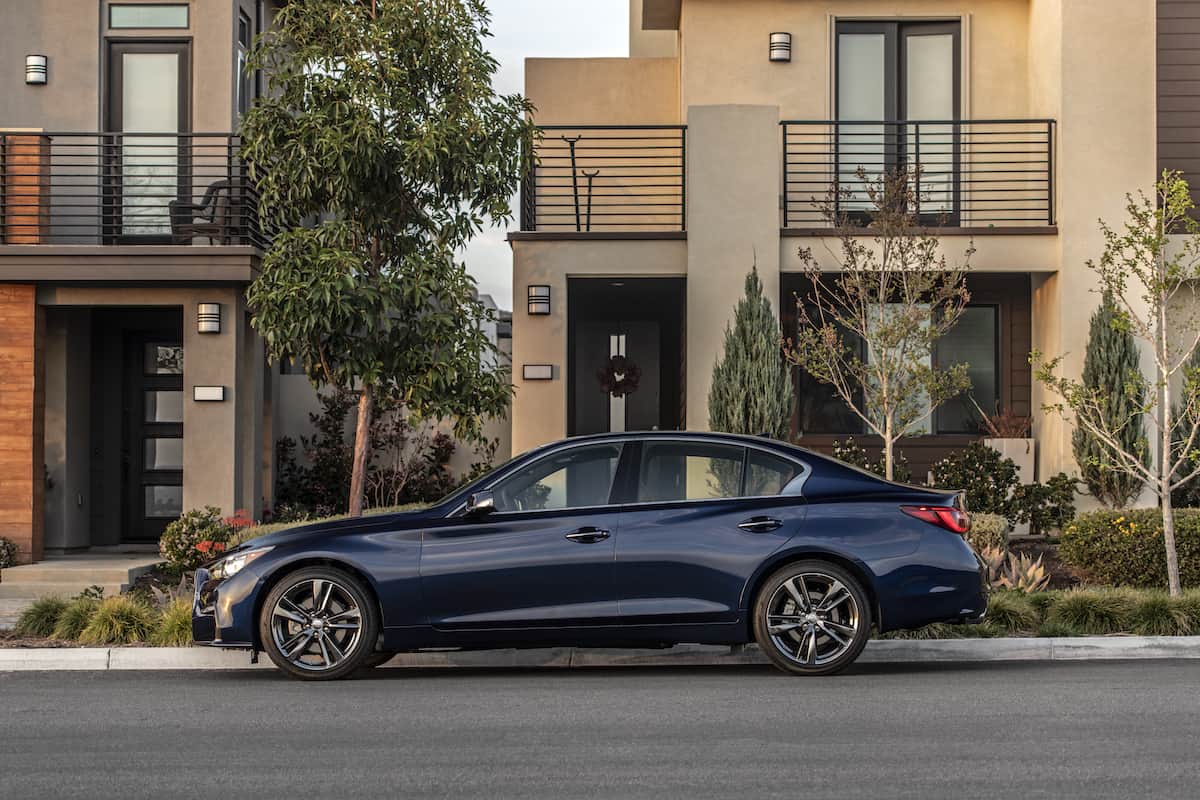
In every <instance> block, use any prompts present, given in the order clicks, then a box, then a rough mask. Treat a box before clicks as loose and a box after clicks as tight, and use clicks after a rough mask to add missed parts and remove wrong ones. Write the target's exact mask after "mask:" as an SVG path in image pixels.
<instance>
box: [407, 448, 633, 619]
mask: <svg viewBox="0 0 1200 800" xmlns="http://www.w3.org/2000/svg"><path fill="white" fill-rule="evenodd" d="M621 453H622V445H621V444H620V443H596V444H588V445H580V446H575V447H567V448H564V449H562V450H556V451H553V452H551V453H549V454H547V455H545V456H543V457H542V458H539V459H537V460H536V461H534V462H532V463H531V464H529V465H527V466H525V467H522V468H519V469H517V470H515V471H514V472H512V473H510V474H507V475H505V476H504V477H502V478H500V479H499V481H498V482H497V483H496V484H494V485H492V486H490V487H488V489H489V491H491V492H492V493H493V495H494V501H495V510H494V511H493V512H492V513H490V514H487V515H486V516H483V517H470V516H460V517H455V518H451V519H447V520H443V521H441V522H439V523H436V524H434V525H432V526H430V527H429V528H428V529H427V530H426V532H425V534H424V539H423V542H422V546H421V561H420V572H421V593H422V597H423V600H424V604H425V610H426V613H427V615H428V618H429V621H430V624H432V625H433V626H434V627H435V628H439V629H469V630H476V629H489V628H496V629H501V628H537V627H569V626H576V625H594V624H604V623H610V624H611V623H612V622H614V621H615V620H616V619H617V618H618V614H619V610H618V603H617V596H616V590H615V587H614V583H613V556H614V544H615V542H616V538H617V529H618V526H619V523H620V516H621V514H620V508H619V507H618V506H616V505H613V504H612V503H611V502H610V501H611V499H612V494H613V486H614V485H616V481H617V477H618V471H619V469H621V468H622V460H621Z"/></svg>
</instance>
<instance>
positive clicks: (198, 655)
mask: <svg viewBox="0 0 1200 800" xmlns="http://www.w3.org/2000/svg"><path fill="white" fill-rule="evenodd" d="M1173 658H1187V659H1200V636H1081V637H1077V638H1046V639H1016V638H1013V639H940V640H904V639H889V640H874V641H871V642H868V643H867V648H866V650H864V651H863V654H862V656H861V657H860V658H859V663H864V664H886V663H912V662H918V663H932V662H941V663H964V662H987V661H1089V660H1114V659H1173ZM766 663H767V659H766V658H765V657H764V656H763V654H762V653H761V652H759V651H758V649H757V648H755V647H747V648H745V649H743V650H740V651H737V652H730V650H729V648H727V647H706V646H702V645H683V646H680V647H675V648H671V649H669V650H616V649H614V650H607V649H590V648H589V649H584V648H571V647H557V648H545V649H538V650H481V651H474V652H444V653H404V654H401V655H398V656H396V657H395V658H394V659H392V660H391V661H389V662H388V664H387V667H388V668H393V669H405V668H407V669H447V668H464V667H465V668H477V669H478V668H489V667H491V668H514V667H516V668H546V669H573V668H587V667H649V666H663V667H700V666H741V665H746V664H766ZM272 667H273V665H272V664H271V662H270V660H269V659H267V658H266V657H265V656H264V657H263V658H262V659H261V660H260V661H259V663H258V664H251V663H250V657H249V655H248V654H247V653H246V652H245V651H236V650H234V651H228V650H216V649H213V648H210V647H61V648H54V647H46V648H16V647H14V648H0V672H37V671H47V672H49V671H65V670H90V671H107V670H208V671H227V670H244V669H270V668H272Z"/></svg>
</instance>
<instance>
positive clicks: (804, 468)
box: [442, 435, 812, 519]
mask: <svg viewBox="0 0 1200 800" xmlns="http://www.w3.org/2000/svg"><path fill="white" fill-rule="evenodd" d="M634 442H637V443H639V444H645V443H647V442H682V443H684V444H695V443H697V442H699V443H705V444H723V445H728V446H731V447H744V448H746V449H747V450H749V449H754V450H758V451H759V452H760V453H766V454H767V455H771V456H775V457H776V458H778V459H781V460H783V461H790V462H791V463H793V464H796V465H797V466H799V467H800V474H799V475H797V476H796V477H794V478H792V479H791V480H790V481H788V483H787V485H785V486H784V487H783V490H782V491H781V492H779V493H778V494H765V495H744V496H743V495H739V496H737V497H709V498H702V499H698V500H651V501H646V502H633V503H621V504H620V505H611V504H607V503H606V504H605V505H602V506H576V507H574V508H546V509H532V510H530V511H495V512H493V513H491V514H488V519H493V518H495V517H505V516H512V515H514V514H559V513H563V512H572V513H574V512H588V511H593V512H594V511H609V510H620V509H622V508H645V507H646V506H669V505H678V504H679V503H728V502H729V501H731V500H772V499H777V498H780V497H800V498H803V497H804V484H805V482H806V481H807V480H808V477H809V476H810V475H812V466H811V465H810V464H809V463H808V462H807V461H804V460H802V459H800V458H796V457H794V456H792V455H790V454H786V453H782V452H780V451H778V450H775V449H773V448H771V447H764V446H762V445H760V444H758V443H756V442H750V441H745V442H743V441H737V442H731V441H729V440H727V439H720V438H714V439H708V438H705V437H704V436H695V437H692V436H650V437H640V436H636V435H634V436H629V437H627V438H624V439H615V440H612V441H611V442H603V441H588V442H571V441H566V442H563V443H562V444H560V445H558V446H556V447H553V448H551V449H549V450H547V451H546V452H545V453H543V454H542V458H546V457H549V456H552V455H554V454H556V453H560V452H562V451H564V450H571V449H575V448H579V447H594V446H596V445H604V444H614V445H618V446H620V447H622V448H623V447H624V446H625V445H627V444H632V443H634ZM623 454H624V453H622V455H623ZM531 463H536V462H531ZM504 477H506V476H502V477H499V478H496V480H494V481H491V482H490V483H488V484H487V485H486V486H481V487H479V490H480V491H492V490H493V489H494V488H495V486H496V484H498V483H499V482H500V481H501V480H503V479H504ZM610 491H611V490H610ZM466 507H467V503H466V500H464V501H463V502H461V503H459V504H458V505H457V506H455V507H454V508H453V509H451V510H450V511H448V512H447V513H446V515H445V516H443V517H442V519H451V518H453V517H456V516H458V515H459V514H460V513H462V511H464V510H465V509H466Z"/></svg>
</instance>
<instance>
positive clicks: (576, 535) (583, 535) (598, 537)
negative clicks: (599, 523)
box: [567, 528, 609, 544]
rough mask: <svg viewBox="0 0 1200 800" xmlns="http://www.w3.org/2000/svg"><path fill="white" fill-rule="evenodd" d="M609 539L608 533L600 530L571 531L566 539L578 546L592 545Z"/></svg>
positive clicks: (581, 529) (582, 529)
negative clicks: (578, 544) (576, 543)
mask: <svg viewBox="0 0 1200 800" xmlns="http://www.w3.org/2000/svg"><path fill="white" fill-rule="evenodd" d="M608 537H609V533H608V531H606V530H603V529H601V528H580V529H579V530H577V531H571V532H570V533H568V534H567V538H568V539H570V540H571V541H572V542H579V543H580V544H593V543H595V542H602V541H604V540H605V539H607V538H608Z"/></svg>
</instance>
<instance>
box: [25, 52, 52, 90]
mask: <svg viewBox="0 0 1200 800" xmlns="http://www.w3.org/2000/svg"><path fill="white" fill-rule="evenodd" d="M49 62H50V59H48V58H47V57H46V56H39V55H28V56H25V82H26V83H28V84H31V85H33V86H44V85H45V83H46V79H47V78H48V77H49Z"/></svg>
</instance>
